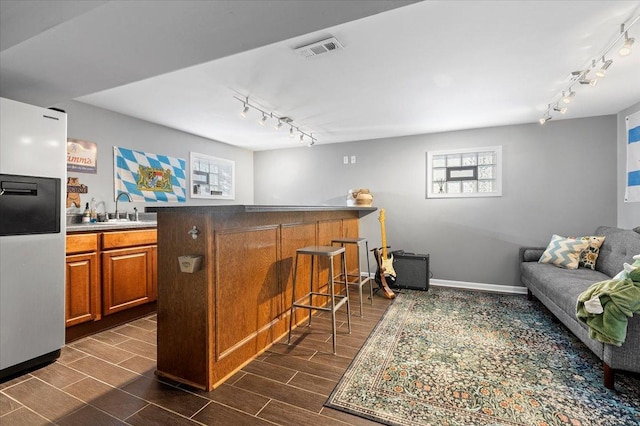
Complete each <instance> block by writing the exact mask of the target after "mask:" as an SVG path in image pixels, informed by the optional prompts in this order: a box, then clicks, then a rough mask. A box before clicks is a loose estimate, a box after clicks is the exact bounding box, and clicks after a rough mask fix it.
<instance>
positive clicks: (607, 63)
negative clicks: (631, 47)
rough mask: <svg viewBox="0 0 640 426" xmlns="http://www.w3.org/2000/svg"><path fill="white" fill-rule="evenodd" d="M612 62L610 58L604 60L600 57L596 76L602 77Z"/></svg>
mask: <svg viewBox="0 0 640 426" xmlns="http://www.w3.org/2000/svg"><path fill="white" fill-rule="evenodd" d="M612 63H613V60H612V59H609V60H607V61H605V60H604V58H602V67H600V69H599V70H598V71H596V76H598V77H600V78H603V77H604V76H605V75H606V73H607V69H609V67H610V66H611V64H612Z"/></svg>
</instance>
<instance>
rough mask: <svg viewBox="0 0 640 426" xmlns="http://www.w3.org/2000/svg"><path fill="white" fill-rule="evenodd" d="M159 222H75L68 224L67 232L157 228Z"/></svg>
mask: <svg viewBox="0 0 640 426" xmlns="http://www.w3.org/2000/svg"><path fill="white" fill-rule="evenodd" d="M157 226H158V222H157V221H155V220H141V221H126V222H96V223H75V224H73V225H67V233H72V232H91V231H114V230H120V229H122V230H124V229H139V228H156V227H157Z"/></svg>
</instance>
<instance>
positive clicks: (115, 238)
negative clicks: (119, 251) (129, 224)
mask: <svg viewBox="0 0 640 426" xmlns="http://www.w3.org/2000/svg"><path fill="white" fill-rule="evenodd" d="M157 241H158V231H157V230H155V229H145V230H141V231H121V232H105V233H104V234H102V249H103V250H110V249H115V248H121V247H131V246H144V245H155V244H156V242H157Z"/></svg>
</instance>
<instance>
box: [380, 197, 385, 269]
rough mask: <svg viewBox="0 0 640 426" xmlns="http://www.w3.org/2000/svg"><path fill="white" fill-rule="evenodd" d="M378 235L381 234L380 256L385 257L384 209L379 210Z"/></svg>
mask: <svg viewBox="0 0 640 426" xmlns="http://www.w3.org/2000/svg"><path fill="white" fill-rule="evenodd" d="M380 235H381V236H382V258H383V259H386V258H387V233H386V231H385V229H384V209H382V210H381V212H380Z"/></svg>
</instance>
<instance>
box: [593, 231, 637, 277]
mask: <svg viewBox="0 0 640 426" xmlns="http://www.w3.org/2000/svg"><path fill="white" fill-rule="evenodd" d="M594 235H603V236H605V237H606V238H605V240H604V242H603V243H602V246H600V255H599V256H598V261H597V262H596V271H600V272H602V273H604V274H606V275H608V276H609V277H613V276H615V275H616V274H617V273H618V272H620V271H622V268H623V265H624V264H625V263H629V264H632V263H633V256H634V255H636V254H640V234H638V233H637V232H634V231H633V230H631V229H620V228H613V227H610V226H600V227H598V229H596V232H595V233H594ZM594 282H595V281H594Z"/></svg>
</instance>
